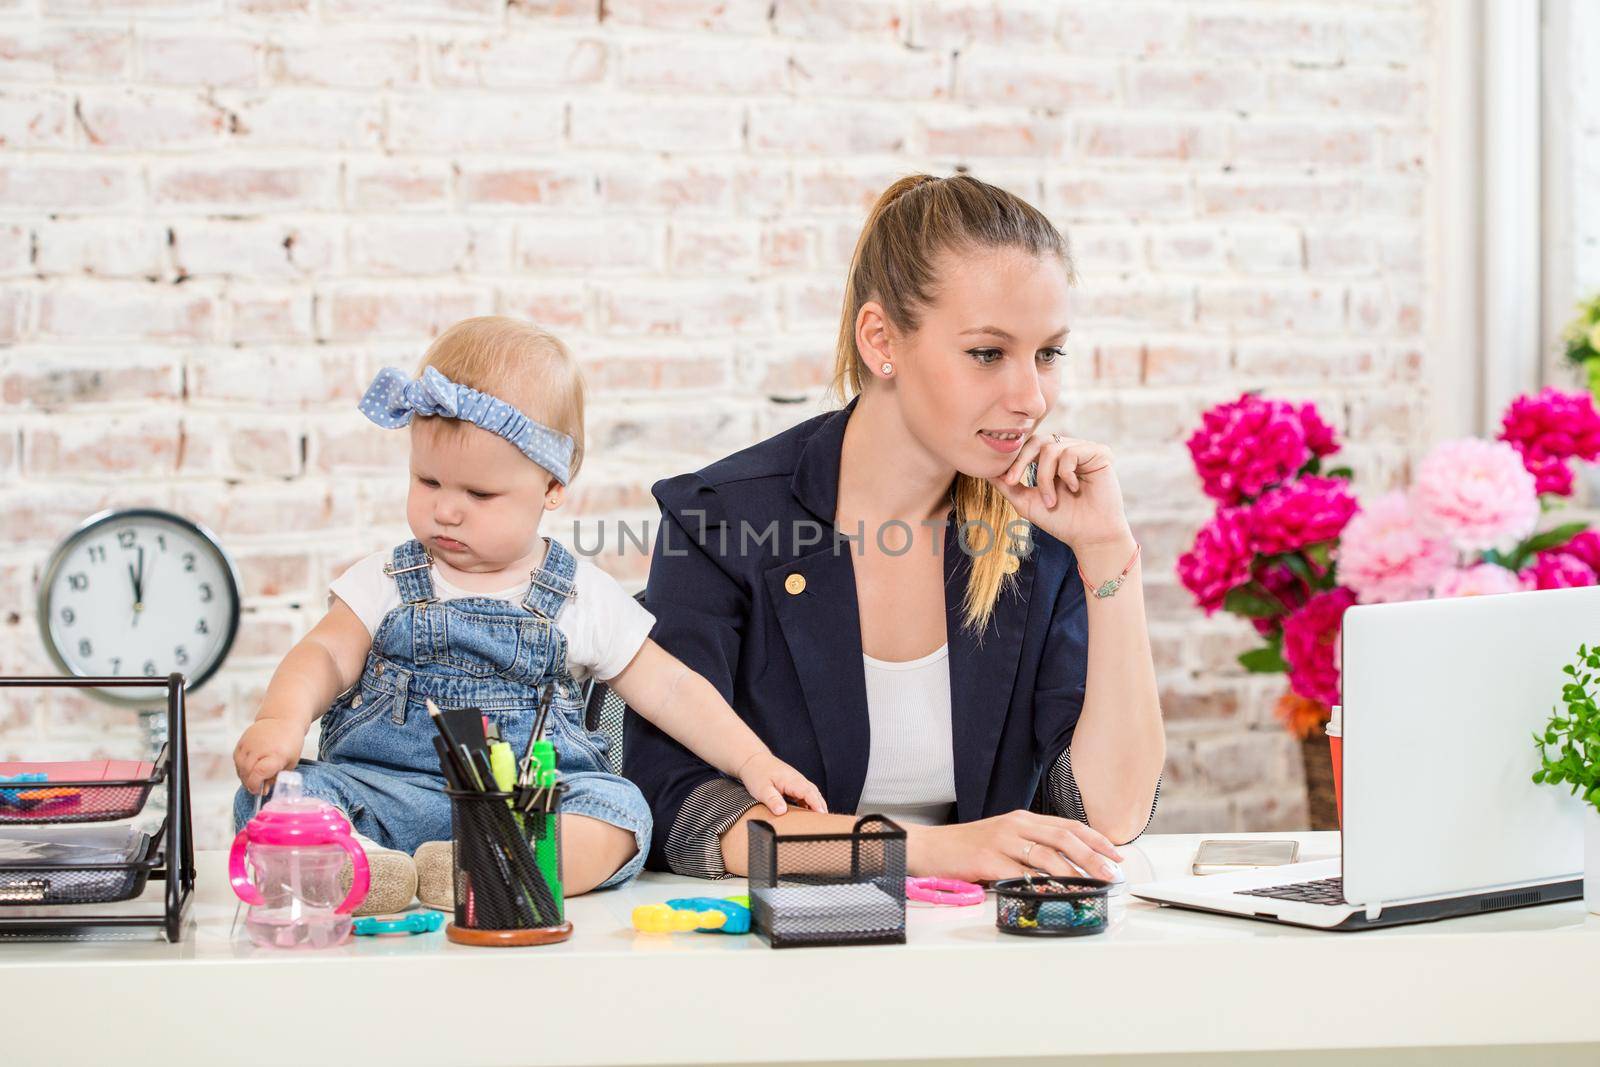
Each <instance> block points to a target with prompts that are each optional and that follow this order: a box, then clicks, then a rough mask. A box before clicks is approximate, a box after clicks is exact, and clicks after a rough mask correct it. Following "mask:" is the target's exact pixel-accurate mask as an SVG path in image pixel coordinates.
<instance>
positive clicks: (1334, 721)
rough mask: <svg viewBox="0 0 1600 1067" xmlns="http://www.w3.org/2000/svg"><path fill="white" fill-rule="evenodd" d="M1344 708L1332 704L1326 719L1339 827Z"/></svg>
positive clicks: (1341, 795)
mask: <svg viewBox="0 0 1600 1067" xmlns="http://www.w3.org/2000/svg"><path fill="white" fill-rule="evenodd" d="M1343 710H1344V709H1343V708H1341V707H1340V706H1339V705H1338V704H1335V705H1334V706H1333V717H1332V718H1331V719H1329V720H1328V727H1327V729H1328V758H1329V759H1330V760H1332V761H1333V805H1334V807H1335V808H1337V809H1338V812H1339V827H1340V829H1343V828H1344V736H1343V735H1344V724H1343V722H1342V721H1341V720H1342V718H1343V715H1342V714H1341V713H1342V711H1343Z"/></svg>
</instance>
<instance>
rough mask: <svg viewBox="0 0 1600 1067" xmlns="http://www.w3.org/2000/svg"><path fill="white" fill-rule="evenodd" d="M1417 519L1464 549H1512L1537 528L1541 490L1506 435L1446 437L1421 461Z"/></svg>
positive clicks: (1418, 470) (1423, 526) (1421, 524)
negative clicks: (1500, 438) (1502, 437)
mask: <svg viewBox="0 0 1600 1067" xmlns="http://www.w3.org/2000/svg"><path fill="white" fill-rule="evenodd" d="M1413 493H1414V498H1415V503H1416V509H1417V521H1418V525H1420V526H1421V527H1422V528H1423V529H1424V530H1426V531H1428V532H1429V533H1430V534H1432V535H1433V536H1435V537H1442V538H1444V539H1446V540H1448V541H1450V542H1451V543H1453V544H1454V545H1455V546H1456V547H1457V548H1459V549H1461V550H1462V551H1463V552H1482V551H1484V550H1486V549H1491V548H1500V549H1508V548H1510V547H1511V546H1512V545H1514V544H1515V543H1516V542H1517V541H1520V540H1521V539H1522V538H1524V537H1526V536H1528V534H1530V533H1532V532H1533V527H1534V524H1535V523H1537V522H1538V521H1539V496H1538V493H1537V492H1536V490H1535V487H1534V480H1533V475H1531V474H1529V473H1528V470H1527V468H1526V467H1524V466H1523V465H1522V457H1521V456H1520V455H1518V454H1517V450H1516V449H1514V448H1512V447H1511V446H1510V445H1508V444H1506V443H1505V442H1504V441H1480V440H1478V439H1476V438H1471V437H1469V438H1465V439H1463V440H1460V441H1447V442H1445V443H1444V444H1442V445H1440V446H1439V447H1437V448H1435V449H1434V450H1433V451H1432V452H1431V453H1429V454H1428V456H1427V458H1425V459H1424V460H1423V461H1422V463H1421V464H1420V465H1418V467H1417V477H1416V484H1415V486H1414V487H1413Z"/></svg>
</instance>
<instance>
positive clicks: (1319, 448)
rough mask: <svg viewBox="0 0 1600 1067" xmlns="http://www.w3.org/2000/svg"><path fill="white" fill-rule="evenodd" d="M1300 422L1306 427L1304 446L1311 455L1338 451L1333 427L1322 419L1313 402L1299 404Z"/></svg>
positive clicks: (1331, 453) (1337, 441)
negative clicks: (1309, 450)
mask: <svg viewBox="0 0 1600 1067" xmlns="http://www.w3.org/2000/svg"><path fill="white" fill-rule="evenodd" d="M1299 414H1300V423H1301V425H1303V426H1304V427H1305V428H1306V447H1307V448H1309V449H1311V452H1312V454H1313V455H1316V456H1319V457H1321V456H1331V455H1333V454H1334V453H1335V452H1337V451H1339V439H1338V437H1336V436H1335V435H1334V432H1333V427H1332V426H1329V425H1328V424H1327V423H1325V422H1323V421H1322V413H1321V412H1319V411H1318V410H1317V406H1316V405H1315V404H1301V405H1300V413H1299Z"/></svg>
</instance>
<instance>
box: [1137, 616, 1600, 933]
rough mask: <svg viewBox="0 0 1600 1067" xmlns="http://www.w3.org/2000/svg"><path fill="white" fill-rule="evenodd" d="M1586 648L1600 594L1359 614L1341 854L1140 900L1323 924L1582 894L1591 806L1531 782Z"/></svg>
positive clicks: (1155, 889)
mask: <svg viewBox="0 0 1600 1067" xmlns="http://www.w3.org/2000/svg"><path fill="white" fill-rule="evenodd" d="M1580 644H1587V645H1589V646H1591V647H1593V646H1596V645H1600V587H1589V588H1583V589H1551V590H1543V591H1538V592H1523V593H1505V594H1500V595H1493V596H1474V597H1461V598H1457V599H1449V600H1419V601H1409V602H1405V603H1399V604H1370V605H1357V606H1356V607H1353V608H1351V609H1350V610H1349V611H1348V612H1346V613H1345V616H1344V634H1343V641H1342V661H1341V669H1342V672H1343V675H1342V676H1343V696H1344V704H1343V736H1344V746H1343V747H1344V754H1343V760H1344V767H1343V774H1344V783H1343V788H1344V819H1343V831H1344V832H1343V835H1342V841H1341V855H1340V856H1339V857H1338V858H1330V859H1323V860H1312V861H1309V862H1304V863H1292V864H1286V865H1283V866H1279V867H1267V868H1260V869H1256V870H1249V871H1239V872H1235V873H1229V874H1220V875H1208V876H1204V877H1194V876H1191V877H1185V878H1177V879H1172V880H1169V881H1161V882H1155V883H1149V884H1145V885H1141V886H1135V887H1133V888H1132V889H1131V890H1130V892H1131V894H1132V895H1133V896H1136V897H1139V898H1140V899H1142V900H1149V901H1153V902H1155V903H1157V904H1164V905H1169V906H1172V907H1180V908H1193V909H1197V910H1200V911H1211V912H1217V913H1219V914H1223V915H1238V916H1242V917H1244V918H1247V919H1261V920H1267V921H1271V922H1279V923H1290V924H1293V925H1295V926H1307V927H1314V928H1317V929H1322V930H1364V929H1368V928H1371V927H1377V926H1394V925H1398V924H1401V923H1414V922H1427V921H1431V920H1434V919H1448V918H1452V917H1454V916H1458V915H1476V914H1479V913H1481V912H1486V911H1497V910H1500V909H1502V908H1520V907H1525V906H1527V905H1530V904H1546V903H1551V902H1553V901H1560V900H1572V899H1575V898H1578V897H1581V896H1582V895H1583V830H1582V822H1581V819H1582V813H1583V807H1582V803H1581V801H1580V800H1579V799H1578V798H1575V797H1573V796H1572V795H1571V793H1570V791H1569V787H1567V786H1552V785H1536V784H1535V783H1534V781H1533V772H1534V771H1535V770H1537V769H1538V768H1539V761H1538V750H1537V747H1536V746H1535V744H1534V740H1533V738H1534V735H1535V734H1542V733H1543V732H1544V730H1545V726H1546V724H1547V723H1548V722H1549V719H1550V713H1551V710H1552V708H1554V707H1555V706H1556V705H1557V704H1558V703H1559V702H1560V700H1561V689H1562V683H1563V681H1564V680H1565V679H1566V675H1565V674H1563V673H1562V668H1563V667H1564V666H1566V665H1567V664H1569V663H1571V662H1573V660H1574V658H1575V657H1576V655H1577V650H1578V646H1579V645H1580Z"/></svg>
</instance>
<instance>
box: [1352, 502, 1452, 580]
mask: <svg viewBox="0 0 1600 1067" xmlns="http://www.w3.org/2000/svg"><path fill="white" fill-rule="evenodd" d="M1336 557H1337V559H1338V562H1339V581H1340V582H1341V583H1343V584H1344V585H1347V586H1349V587H1350V588H1351V589H1353V590H1355V592H1356V595H1357V596H1359V597H1360V598H1361V600H1362V602H1363V603H1367V604H1376V603H1384V602H1388V601H1394V600H1423V599H1426V598H1427V596H1428V593H1429V591H1430V590H1431V589H1432V588H1433V586H1434V584H1435V583H1436V582H1438V581H1439V579H1440V578H1442V577H1443V576H1444V575H1445V574H1446V573H1447V572H1449V571H1450V570H1452V569H1453V568H1454V567H1455V562H1456V553H1455V551H1454V550H1453V549H1452V548H1451V547H1450V545H1449V544H1448V543H1447V542H1445V541H1442V540H1440V539H1438V538H1435V537H1430V536H1428V535H1427V534H1426V533H1424V532H1423V530H1422V529H1421V528H1420V527H1419V526H1418V523H1417V520H1416V516H1415V515H1413V514H1412V511H1411V505H1410V503H1409V502H1408V501H1407V499H1406V495H1405V494H1404V493H1401V492H1392V493H1386V494H1385V495H1383V496H1381V497H1379V498H1378V499H1377V500H1375V501H1373V502H1372V503H1370V504H1368V505H1366V506H1365V507H1363V508H1362V509H1361V511H1360V512H1358V513H1357V514H1356V516H1355V518H1353V519H1351V520H1350V522H1349V524H1348V525H1347V526H1345V528H1344V536H1343V537H1342V538H1341V539H1340V541H1339V548H1338V550H1337V553H1336Z"/></svg>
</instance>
